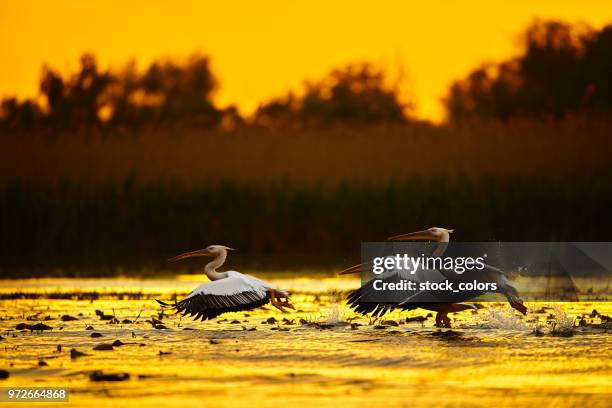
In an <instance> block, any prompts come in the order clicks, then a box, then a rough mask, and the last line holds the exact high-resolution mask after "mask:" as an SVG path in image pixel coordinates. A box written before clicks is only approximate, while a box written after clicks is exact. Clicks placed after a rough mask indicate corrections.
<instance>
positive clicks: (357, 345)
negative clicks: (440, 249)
mask: <svg viewBox="0 0 612 408" xmlns="http://www.w3.org/2000/svg"><path fill="white" fill-rule="evenodd" d="M198 278H199V277H197V276H183V277H178V278H177V279H167V280H137V279H85V280H81V279H79V280H77V279H43V280H21V281H14V280H13V281H8V280H7V281H0V295H1V296H2V297H3V300H0V317H1V320H0V333H1V335H2V337H3V339H2V340H0V345H1V346H3V347H2V350H3V353H2V354H1V355H0V368H4V369H6V370H8V371H9V372H10V377H9V378H8V379H7V380H3V381H2V383H1V384H0V385H3V386H12V385H14V386H67V387H69V388H70V390H71V397H70V401H71V405H74V406H83V407H85V406H87V407H90V406H96V407H106V406H109V407H110V406H117V407H131V406H134V407H142V406H152V405H157V406H160V407H161V406H175V407H180V406H187V404H189V406H196V405H197V406H251V407H253V406H270V407H283V406H289V407H291V406H298V405H299V406H301V405H309V406H323V407H325V406H335V407H338V406H374V405H385V406H411V407H415V406H417V407H418V406H427V407H431V406H455V405H459V404H461V405H471V406H497V407H505V406H508V407H510V406H512V407H515V406H519V405H521V406H522V405H531V406H533V405H540V404H541V405H546V406H549V405H555V406H585V405H587V404H588V406H589V407H598V406H601V407H604V406H609V402H610V401H611V400H612V391H611V390H612V341H611V339H612V326H610V325H606V324H601V323H602V319H601V317H599V316H595V315H594V316H593V317H591V314H592V311H593V310H594V309H595V310H597V312H598V314H600V315H612V304H610V303H596V302H589V303H586V302H582V303H563V304H561V303H560V304H540V303H533V304H529V307H530V309H531V311H530V313H529V314H528V315H527V317H525V318H523V317H519V316H516V315H515V314H514V313H513V312H512V311H511V309H510V308H509V306H508V305H506V304H502V303H500V304H483V305H482V306H484V307H483V308H481V309H478V310H476V311H464V312H460V313H457V314H455V315H453V316H452V318H453V329H451V330H449V329H438V328H436V327H434V325H433V324H434V320H433V318H432V317H428V318H427V319H426V320H425V321H424V322H409V323H406V318H411V317H416V316H423V317H426V316H428V313H429V312H427V311H423V310H416V311H412V312H403V313H401V314H400V313H393V314H391V315H389V316H385V318H384V319H383V320H384V321H372V320H371V319H368V318H363V317H359V316H357V315H354V314H352V313H351V312H350V311H348V310H347V309H345V308H344V303H343V302H342V293H343V292H346V291H347V290H349V289H351V288H354V287H356V286H358V284H359V280H358V279H354V278H351V279H336V278H327V277H325V275H318V276H313V277H308V278H301V279H286V278H284V279H281V278H280V277H279V275H276V276H269V277H268V278H270V279H271V280H273V281H275V282H276V283H278V284H279V285H280V286H281V287H285V288H289V289H290V290H292V292H293V295H292V297H293V301H294V304H295V305H296V308H297V311H295V312H291V313H288V314H281V313H280V312H279V311H277V310H276V309H274V308H271V307H268V308H263V309H258V310H256V311H249V312H243V313H232V314H227V315H223V316H221V317H219V318H218V319H215V320H213V321H208V322H193V321H191V320H189V319H185V318H180V317H177V316H174V315H172V316H160V315H159V311H160V309H159V308H158V306H157V304H156V303H155V302H154V301H153V300H152V299H153V298H154V297H158V296H159V297H162V298H164V299H170V298H171V297H172V296H173V294H183V293H186V292H188V291H189V290H190V289H191V288H193V287H194V286H196V285H197V284H198V283H199V282H198V281H197V279H198ZM15 293H20V295H19V296H17V297H21V298H20V299H14V297H16V296H14V294H15ZM10 294H13V296H11V295H10ZM96 310H100V311H102V312H104V313H105V314H107V315H114V316H115V317H116V319H117V320H118V321H119V323H117V322H116V321H117V320H101V319H100V317H99V316H98V315H96ZM63 315H69V316H72V317H75V318H76V319H77V320H71V321H62V320H61V316H63ZM584 315H588V316H586V317H584V318H582V317H583V316H584ZM153 318H155V319H161V322H162V324H163V325H164V326H165V327H167V328H166V329H163V328H155V327H154V326H153V325H154V324H155V322H154V321H153V320H152V319H153ZM581 318H582V320H583V322H582V326H580V325H579V321H580V319H581ZM126 319H127V320H129V321H131V322H130V323H128V322H127V321H126ZM123 321H126V322H125V323H122V322H123ZM38 322H43V323H45V324H47V325H49V326H51V327H53V330H50V331H45V332H43V333H36V332H31V331H30V330H24V331H19V330H15V326H16V325H17V324H19V323H26V324H34V323H38ZM351 323H352V325H351ZM88 326H91V327H92V328H93V330H86V328H87V327H88ZM158 327H159V324H158ZM94 332H95V333H100V334H101V335H102V336H101V337H94V338H92V337H91V334H92V333H94ZM116 340H120V341H121V342H123V343H125V344H124V345H121V346H116V347H113V350H106V351H98V350H94V347H96V346H98V345H100V344H111V343H113V342H115V341H116ZM58 346H61V351H58ZM71 349H76V350H78V351H80V352H83V353H85V354H86V355H85V356H82V357H79V358H71V356H70V350H71ZM41 361H43V362H44V364H46V365H42V366H39V362H41ZM95 370H99V371H102V372H104V373H108V374H121V373H128V374H129V379H128V380H125V381H117V382H108V381H93V380H92V379H91V376H90V375H91V372H92V371H95Z"/></svg>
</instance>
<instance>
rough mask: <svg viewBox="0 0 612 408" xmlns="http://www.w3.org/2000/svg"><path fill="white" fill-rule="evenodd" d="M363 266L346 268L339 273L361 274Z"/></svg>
mask: <svg viewBox="0 0 612 408" xmlns="http://www.w3.org/2000/svg"><path fill="white" fill-rule="evenodd" d="M362 266H363V264H359V265H355V266H351V267H350V268H346V269H345V270H343V271H340V272H338V275H349V274H351V273H359V272H360V271H361V267H362Z"/></svg>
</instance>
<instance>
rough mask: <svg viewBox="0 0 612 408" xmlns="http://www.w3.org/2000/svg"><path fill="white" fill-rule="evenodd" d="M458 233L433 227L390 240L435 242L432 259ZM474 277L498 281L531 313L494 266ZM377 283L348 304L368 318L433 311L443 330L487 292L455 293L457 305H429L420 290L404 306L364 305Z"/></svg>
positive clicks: (391, 276)
mask: <svg viewBox="0 0 612 408" xmlns="http://www.w3.org/2000/svg"><path fill="white" fill-rule="evenodd" d="M453 231H454V230H452V229H446V228H439V227H432V228H429V229H426V230H423V231H417V232H410V233H408V234H401V235H395V236H393V237H390V238H387V240H388V241H435V242H438V243H439V245H438V246H437V247H436V249H435V250H434V252H433V253H432V256H441V255H442V254H443V253H444V252H445V251H446V248H447V246H448V242H449V241H450V234H451V233H453ZM361 267H362V265H355V266H352V267H350V268H348V269H345V270H343V271H341V272H340V274H341V275H345V274H349V273H356V272H359V271H360V270H361ZM440 273H441V274H442V275H443V276H444V277H445V278H446V279H448V280H449V281H457V280H458V278H459V276H458V275H457V274H455V273H448V272H447V271H446V270H441V271H440ZM401 278H402V276H400V275H399V273H398V272H396V271H391V272H390V273H388V274H387V275H386V276H383V279H386V280H399V279H401ZM470 278H475V279H477V280H481V281H483V282H495V283H497V290H496V292H498V293H502V294H503V295H504V296H505V297H506V298H507V299H508V303H509V304H510V306H512V307H513V308H514V309H516V310H518V311H519V312H520V313H522V314H526V313H527V308H526V307H525V305H524V304H523V301H522V300H521V299H520V297H519V294H518V292H517V290H516V288H514V286H512V284H511V283H510V281H509V280H508V278H507V277H506V276H505V275H504V273H503V272H502V271H501V270H499V269H497V268H495V267H492V266H490V265H486V264H485V268H484V269H483V270H474V271H471V275H470ZM372 284H373V281H370V282H367V283H366V284H365V285H364V286H363V287H362V288H360V289H356V290H354V291H353V292H351V293H350V294H349V296H348V298H347V301H348V305H349V306H350V307H351V308H352V309H353V310H355V311H356V312H358V313H361V314H364V315H367V314H370V313H371V314H372V315H373V316H382V315H384V314H385V313H387V312H388V311H390V310H393V309H396V308H399V309H402V310H412V309H416V308H421V309H426V310H433V311H435V312H437V314H436V326H439V327H450V323H451V322H450V319H449V317H448V313H452V312H458V311H461V310H467V309H474V308H475V307H474V306H473V305H469V304H465V303H461V302H464V301H467V300H470V299H473V298H475V297H478V296H480V295H482V294H483V293H485V292H484V291H469V292H468V291H463V292H459V293H452V297H453V302H447V303H431V301H429V302H427V300H426V299H431V297H430V296H429V293H428V292H427V291H420V292H417V293H416V294H414V295H412V296H410V297H409V298H408V299H405V300H404V301H402V302H400V303H377V302H362V301H361V299H362V291H363V290H366V291H372V290H373V288H372Z"/></svg>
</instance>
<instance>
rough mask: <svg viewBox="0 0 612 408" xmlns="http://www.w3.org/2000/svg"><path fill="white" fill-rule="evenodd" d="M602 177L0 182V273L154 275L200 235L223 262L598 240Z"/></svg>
mask: <svg viewBox="0 0 612 408" xmlns="http://www.w3.org/2000/svg"><path fill="white" fill-rule="evenodd" d="M608 180H610V175H609V174H593V175H592V176H589V177H586V178H584V179H583V180H582V181H581V182H580V183H573V184H571V185H568V184H567V182H566V180H556V181H554V180H548V179H546V178H539V179H537V180H534V179H533V178H532V177H514V178H511V179H507V180H505V181H499V180H489V179H485V180H482V181H480V182H477V181H474V180H471V179H469V178H465V179H459V180H452V179H451V178H448V177H445V176H439V177H434V178H424V177H412V178H409V179H406V180H405V181H401V182H400V181H397V182H388V183H387V184H385V185H380V186H373V185H361V184H354V183H349V184H344V185H339V186H336V187H333V188H324V187H316V186H311V187H307V186H295V185H289V184H284V183H282V182H281V183H277V184H274V185H270V186H267V187H265V188H262V187H255V186H249V185H244V184H238V183H231V182H228V183H225V184H223V185H222V186H209V185H202V186H199V187H196V188H185V187H181V186H180V185H177V184H167V183H157V184H155V185H153V184H151V185H148V186H146V187H139V188H135V187H134V185H133V184H132V183H131V182H130V181H129V180H128V181H126V182H125V183H115V184H109V185H107V186H105V187H104V188H97V189H96V190H94V191H91V190H88V189H87V188H86V187H82V186H77V185H74V184H69V183H66V184H64V185H62V186H61V188H54V187H38V186H28V185H23V184H14V185H8V186H5V187H4V188H2V189H0V259H1V260H2V261H1V262H0V276H4V277H7V276H21V275H22V274H24V273H30V274H40V273H51V272H52V271H53V270H54V268H56V267H57V268H60V267H65V266H67V265H68V266H73V267H75V269H74V270H75V271H78V273H80V274H87V273H92V271H91V269H89V268H87V267H91V266H92V265H103V266H105V267H107V268H111V269H112V268H120V267H130V266H138V267H143V266H145V265H148V266H150V267H152V268H153V269H155V270H159V268H162V269H163V268H167V267H168V265H167V263H165V259H167V258H169V257H170V256H172V255H174V254H176V253H179V252H184V251H186V250H189V249H195V248H200V247H202V246H203V245H205V244H210V243H211V242H208V241H207V240H211V239H214V243H224V244H228V245H232V246H233V247H236V248H238V249H239V251H237V252H236V254H235V256H234V258H233V259H237V260H238V261H235V262H238V264H239V265H241V266H244V267H247V266H250V267H255V268H266V269H268V270H269V269H274V268H284V269H287V265H291V266H290V268H292V269H299V268H308V267H325V268H330V267H338V266H342V265H344V266H346V265H348V264H350V263H351V262H353V263H354V262H357V261H358V259H359V253H358V252H359V244H360V242H361V241H367V240H372V241H374V240H382V239H384V238H385V237H388V236H390V235H393V234H397V233H401V232H407V231H410V230H417V229H421V228H425V227H429V226H434V225H439V226H445V227H448V228H455V230H456V233H455V235H454V239H456V240H459V241H495V240H503V241H518V240H527V241H530V240H531V241H548V240H550V241H565V240H571V241H583V240H584V241H598V240H608V239H609V231H610V229H612V218H611V217H609V216H605V214H606V213H607V212H608V211H609V208H610V203H611V202H612V189H610V188H609V187H610V186H609V182H608ZM595 214H599V215H601V216H597V217H596V219H595V218H594V217H595ZM236 257H238V258H236ZM296 259H299V262H295V260H296ZM292 260H293V261H294V262H291V261H292ZM233 265H235V264H232V265H230V267H232V266H233ZM84 266H85V268H83V267H84Z"/></svg>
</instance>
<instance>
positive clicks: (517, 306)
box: [510, 299, 527, 315]
mask: <svg viewBox="0 0 612 408" xmlns="http://www.w3.org/2000/svg"><path fill="white" fill-rule="evenodd" d="M510 306H512V307H513V308H515V309H516V310H518V311H519V312H521V313H522V314H524V315H526V314H527V307H526V306H525V305H524V304H523V301H522V300H521V299H517V300H513V301H511V302H510Z"/></svg>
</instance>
